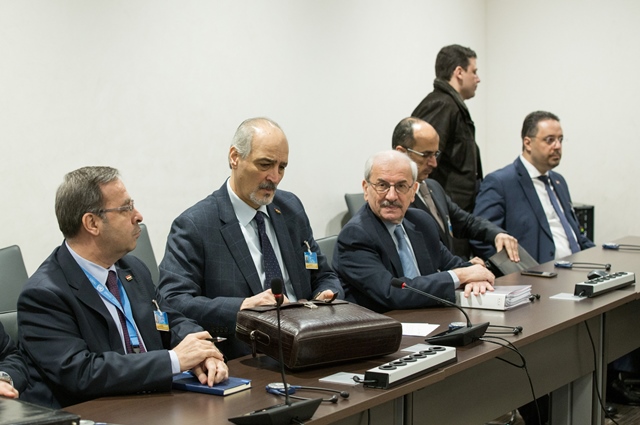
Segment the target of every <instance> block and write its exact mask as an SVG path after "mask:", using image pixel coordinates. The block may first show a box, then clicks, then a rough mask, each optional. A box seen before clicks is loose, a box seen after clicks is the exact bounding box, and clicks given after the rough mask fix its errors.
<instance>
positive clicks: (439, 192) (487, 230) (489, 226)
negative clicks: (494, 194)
mask: <svg viewBox="0 0 640 425" xmlns="http://www.w3.org/2000/svg"><path fill="white" fill-rule="evenodd" d="M425 183H426V184H427V188H429V191H430V192H431V198H432V199H433V203H434V204H435V206H436V209H437V210H438V213H439V214H440V217H441V218H442V221H443V222H444V225H445V227H447V229H446V230H445V231H443V230H442V229H441V228H440V226H437V227H438V234H439V235H440V240H441V241H442V243H443V244H444V246H446V247H447V249H448V250H449V251H451V252H453V238H454V237H456V238H458V239H475V240H479V241H482V242H485V243H487V244H491V245H494V243H495V239H496V236H497V235H498V233H506V232H505V231H504V230H503V229H501V228H499V227H498V226H496V225H495V224H493V223H492V222H490V221H489V220H486V219H484V218H482V217H476V216H474V215H473V214H469V213H468V212H466V211H465V210H463V209H462V208H460V207H459V206H458V205H457V204H456V203H455V202H453V201H452V200H451V198H450V197H449V196H448V195H447V194H446V193H445V191H444V189H443V188H442V186H440V183H438V182H437V181H435V180H432V179H426V180H425ZM411 207H413V208H419V209H421V210H424V211H426V212H428V213H429V214H431V212H430V211H429V209H428V208H427V206H426V205H425V203H424V202H422V199H420V198H419V197H418V195H417V194H416V198H415V200H414V201H413V203H412V204H411ZM449 223H451V231H452V232H453V234H452V233H451V231H450V230H449V228H448V224H449Z"/></svg>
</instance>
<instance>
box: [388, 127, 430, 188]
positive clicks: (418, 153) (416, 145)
mask: <svg viewBox="0 0 640 425" xmlns="http://www.w3.org/2000/svg"><path fill="white" fill-rule="evenodd" d="M439 144H440V136H438V132H437V131H436V129H435V128H433V126H432V125H431V124H429V123H428V122H426V121H423V120H421V119H420V118H415V117H408V118H404V119H403V120H401V121H400V122H399V123H398V125H396V128H395V130H394V131H393V139H392V142H391V146H392V147H393V149H395V150H397V151H399V152H403V153H405V154H407V155H408V156H409V157H410V158H411V159H412V160H413V161H415V162H416V164H417V166H418V181H419V182H421V181H423V180H424V179H426V178H427V177H429V174H431V173H432V172H433V170H434V169H435V168H436V167H437V166H438V159H437V153H438V145H439Z"/></svg>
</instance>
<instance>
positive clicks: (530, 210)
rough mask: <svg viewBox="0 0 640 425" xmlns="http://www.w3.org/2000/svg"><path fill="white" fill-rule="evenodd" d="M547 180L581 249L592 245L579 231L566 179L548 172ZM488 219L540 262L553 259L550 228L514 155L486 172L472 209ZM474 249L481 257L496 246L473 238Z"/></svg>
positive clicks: (490, 252)
mask: <svg viewBox="0 0 640 425" xmlns="http://www.w3.org/2000/svg"><path fill="white" fill-rule="evenodd" d="M549 180H550V181H551V184H552V185H553V188H554V189H555V192H556V194H557V195H558V199H559V200H560V204H561V205H562V209H563V210H564V211H565V214H566V216H567V220H568V221H569V224H570V225H571V228H572V229H573V232H574V233H575V234H576V237H577V238H578V244H579V245H580V248H581V249H586V248H590V247H592V246H595V245H594V244H593V242H591V241H590V240H589V239H587V238H586V237H585V236H583V235H581V234H580V229H579V226H578V219H577V217H576V215H575V212H574V211H573V206H572V204H571V195H570V194H569V187H568V186H567V182H566V181H565V180H564V177H562V176H561V175H560V174H558V173H556V172H553V171H549ZM473 213H474V214H475V215H477V216H481V217H484V218H487V219H489V220H491V221H492V222H493V223H494V224H496V225H498V226H500V227H502V228H504V229H506V230H507V232H509V234H511V235H513V236H514V237H515V238H517V239H518V243H519V244H520V245H521V246H522V247H523V248H524V249H525V250H527V252H528V253H529V254H531V256H532V257H533V258H535V259H536V261H538V262H539V263H545V262H547V261H551V260H553V259H554V258H555V253H556V247H555V244H554V243H553V236H552V235H551V228H550V227H549V222H548V221H547V218H546V215H545V213H544V209H543V208H542V204H541V203H540V199H539V198H538V195H537V193H536V189H535V188H534V186H533V182H532V181H531V177H530V176H529V173H528V172H527V169H526V168H525V167H524V165H523V164H522V161H520V158H519V157H518V158H516V160H515V161H514V162H513V164H510V165H507V166H506V167H504V168H502V169H500V170H498V171H494V172H493V173H491V174H489V175H487V176H486V177H485V179H484V181H483V182H482V185H481V186H480V193H479V194H478V198H477V199H476V207H475V210H474V212H473ZM472 245H473V247H474V249H475V250H476V251H477V252H479V253H480V255H482V256H486V257H490V256H491V255H493V254H494V253H495V247H494V246H492V245H488V244H483V243H480V242H477V241H473V242H472Z"/></svg>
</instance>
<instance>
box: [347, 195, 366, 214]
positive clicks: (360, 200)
mask: <svg viewBox="0 0 640 425" xmlns="http://www.w3.org/2000/svg"><path fill="white" fill-rule="evenodd" d="M344 200H345V202H346V203H347V211H349V218H351V217H353V216H354V215H356V213H357V212H358V210H359V209H360V207H362V206H363V205H364V203H365V200H364V194H362V193H345V194H344Z"/></svg>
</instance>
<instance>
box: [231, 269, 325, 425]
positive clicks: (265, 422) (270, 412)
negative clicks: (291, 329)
mask: <svg viewBox="0 0 640 425" xmlns="http://www.w3.org/2000/svg"><path fill="white" fill-rule="evenodd" d="M282 286H283V283H282V279H281V278H279V277H275V278H273V279H272V280H271V292H272V293H273V295H274V297H275V299H276V311H277V317H278V352H279V357H280V359H279V363H280V375H281V376H282V384H283V385H284V396H285V403H284V404H276V405H275V406H270V407H266V408H264V409H260V410H256V411H253V412H250V413H247V414H244V415H242V416H236V417H235V418H229V421H231V422H233V423H234V424H237V425H289V424H291V423H297V424H299V423H302V422H303V421H306V420H307V419H310V418H311V417H312V416H313V415H314V413H316V410H318V407H319V406H320V403H322V399H321V398H314V399H309V400H303V401H296V402H295V403H292V402H291V400H290V398H289V386H288V385H287V382H286V380H285V371H284V355H283V353H282V324H281V322H280V305H282V302H283V301H284V296H283V295H282ZM294 421H295V422H294Z"/></svg>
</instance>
